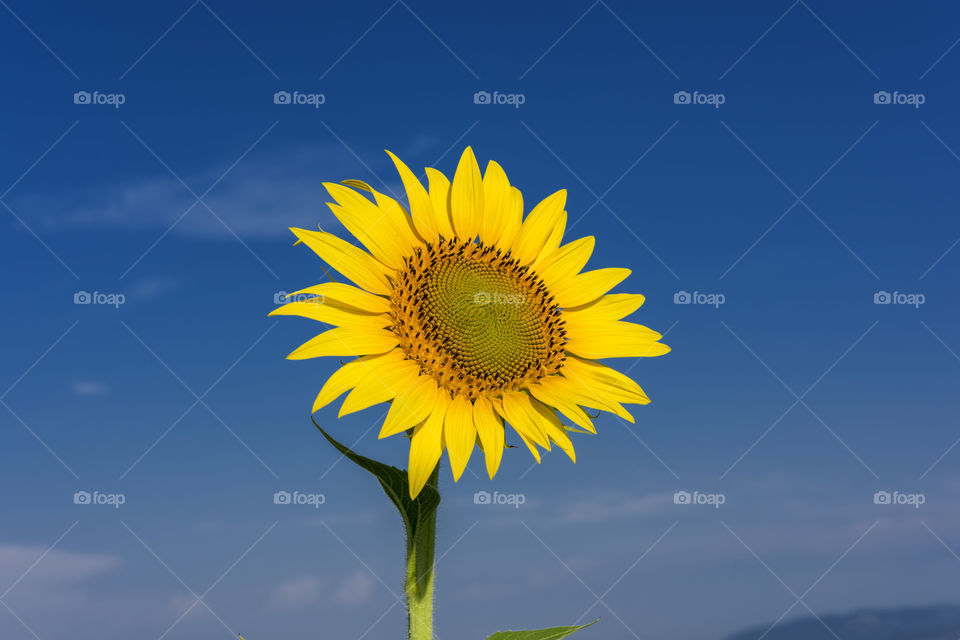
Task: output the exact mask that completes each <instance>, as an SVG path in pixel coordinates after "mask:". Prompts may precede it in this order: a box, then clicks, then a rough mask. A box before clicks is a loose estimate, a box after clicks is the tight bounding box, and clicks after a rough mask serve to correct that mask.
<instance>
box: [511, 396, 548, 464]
mask: <svg viewBox="0 0 960 640" xmlns="http://www.w3.org/2000/svg"><path fill="white" fill-rule="evenodd" d="M503 417H504V418H506V419H507V422H509V423H510V426H511V427H513V428H514V430H515V431H516V432H517V433H520V434H522V435H524V436H526V437H528V438H530V439H531V440H532V441H533V442H535V443H537V444H538V445H540V446H541V447H543V448H544V449H546V450H548V451H549V450H550V440H548V439H547V436H546V434H544V433H543V432H542V431H541V430H540V427H539V421H538V420H536V419H535V418H536V416H535V411H534V408H533V406H532V405H531V403H530V395H529V394H527V393H524V392H522V391H508V392H506V393H504V394H503Z"/></svg>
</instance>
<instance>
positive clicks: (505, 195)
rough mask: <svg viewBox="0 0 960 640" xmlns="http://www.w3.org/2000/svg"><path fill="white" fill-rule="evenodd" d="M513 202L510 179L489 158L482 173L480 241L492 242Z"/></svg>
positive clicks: (505, 221) (496, 236) (496, 237)
mask: <svg viewBox="0 0 960 640" xmlns="http://www.w3.org/2000/svg"><path fill="white" fill-rule="evenodd" d="M512 202H513V193H512V192H511V190H510V181H509V180H507V174H506V172H504V170H503V167H501V166H500V165H499V164H497V163H496V162H494V161H493V160H491V161H490V162H488V163H487V170H486V171H485V172H484V174H483V216H482V217H481V218H480V241H481V242H483V243H484V244H487V245H492V244H494V243H495V242H496V241H497V239H498V238H499V237H500V234H501V233H502V232H503V228H504V227H505V226H506V223H507V212H508V210H509V209H510V206H511V204H512Z"/></svg>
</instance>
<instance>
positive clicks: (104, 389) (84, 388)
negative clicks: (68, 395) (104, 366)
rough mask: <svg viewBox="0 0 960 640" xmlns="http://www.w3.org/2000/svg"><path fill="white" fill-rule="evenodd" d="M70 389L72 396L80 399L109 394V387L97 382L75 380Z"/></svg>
mask: <svg viewBox="0 0 960 640" xmlns="http://www.w3.org/2000/svg"><path fill="white" fill-rule="evenodd" d="M71 388H72V389H73V393H74V395H77V396H80V397H81V398H89V397H93V396H103V395H106V394H108V393H110V385H108V384H107V383H105V382H100V381H99V380H75V381H74V382H73V384H72V385H71Z"/></svg>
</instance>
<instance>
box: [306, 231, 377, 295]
mask: <svg viewBox="0 0 960 640" xmlns="http://www.w3.org/2000/svg"><path fill="white" fill-rule="evenodd" d="M290 231H293V233H294V235H296V236H297V238H298V239H299V240H300V242H303V243H304V244H305V245H307V246H308V247H310V248H311V249H313V251H314V253H316V254H317V255H318V256H320V257H321V258H322V259H323V261H324V262H326V263H327V264H329V265H330V266H331V267H333V268H334V269H336V270H337V271H339V272H340V273H342V274H343V275H344V276H346V277H347V278H349V279H350V280H352V281H353V282H355V283H356V284H357V286H359V287H361V288H363V289H366V290H367V291H370V292H371V293H376V294H379V295H389V294H390V292H391V291H392V287H391V286H390V281H389V280H387V276H386V272H387V267H385V266H384V265H383V264H382V263H380V262H377V261H376V260H375V259H374V258H373V256H371V255H370V254H369V253H367V252H366V251H364V250H363V249H361V248H359V247H355V246H354V245H352V244H350V243H349V242H347V241H346V240H343V239H342V238H338V237H337V236H335V235H333V234H332V233H326V232H325V231H309V230H307V229H295V228H291V229H290Z"/></svg>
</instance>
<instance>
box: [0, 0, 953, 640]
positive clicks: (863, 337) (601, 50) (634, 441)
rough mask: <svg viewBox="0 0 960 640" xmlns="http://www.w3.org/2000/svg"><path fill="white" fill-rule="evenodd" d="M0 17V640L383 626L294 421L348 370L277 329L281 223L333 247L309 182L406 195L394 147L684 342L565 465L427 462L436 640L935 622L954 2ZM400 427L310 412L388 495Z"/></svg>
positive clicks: (388, 612) (289, 325) (56, 6)
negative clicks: (374, 465) (561, 193)
mask: <svg viewBox="0 0 960 640" xmlns="http://www.w3.org/2000/svg"><path fill="white" fill-rule="evenodd" d="M0 4H2V5H3V6H2V8H0V35H2V37H0V41H2V42H3V43H4V45H3V46H4V49H5V51H6V55H5V60H6V63H5V64H4V65H3V67H2V71H3V86H4V87H6V93H5V95H6V99H4V100H2V101H0V130H2V139H3V150H4V151H3V153H2V154H0V202H2V203H3V205H4V206H3V207H0V225H2V233H0V264H2V268H3V273H4V277H3V278H2V293H3V298H4V300H6V301H8V302H7V304H6V305H5V313H4V314H3V317H2V320H0V323H2V328H3V331H0V345H2V347H0V348H2V352H3V354H4V357H3V359H2V363H0V375H2V379H0V393H2V395H0V398H2V402H3V405H2V406H0V451H2V452H3V453H2V455H3V462H4V464H2V465H0V479H2V482H3V486H4V487H5V489H4V491H3V492H2V493H0V513H2V521H3V526H2V528H0V604H3V605H4V606H3V607H0V630H2V631H0V634H2V636H3V637H4V638H11V639H13V640H19V639H21V638H23V639H29V638H34V637H36V638H40V639H41V640H48V639H53V638H60V637H66V636H67V635H68V634H69V636H70V637H71V638H74V639H75V640H86V639H88V638H90V639H92V638H97V639H106V640H111V639H113V638H117V639H119V638H128V637H141V638H160V637H165V638H171V639H192V638H201V637H202V638H216V637H222V638H227V637H230V636H231V633H238V632H239V633H243V634H244V636H246V637H247V638H248V640H258V639H267V638H279V637H291V638H292V637H309V636H311V635H313V636H316V635H317V634H323V635H328V636H331V637H341V638H358V639H359V638H361V637H364V638H370V639H379V638H388V637H396V636H397V634H398V633H402V628H403V625H404V624H405V622H404V613H403V606H402V603H397V602H396V596H397V595H399V593H400V592H401V591H400V587H401V562H400V554H401V553H402V541H401V539H400V536H401V531H400V525H399V522H398V520H397V518H396V516H395V514H394V513H393V512H392V509H391V507H390V506H389V504H388V503H387V502H386V500H385V499H384V498H383V496H382V495H380V492H379V490H378V488H377V487H376V485H375V483H374V482H373V481H372V480H371V479H370V478H368V477H366V476H365V475H364V474H363V473H362V472H361V471H359V470H357V469H355V468H353V467H352V466H351V465H350V464H348V463H346V462H344V461H340V460H338V456H337V455H335V453H334V451H333V450H332V449H331V448H330V447H329V446H327V445H326V443H325V442H323V441H322V439H321V438H320V436H319V435H318V434H317V433H316V431H315V430H314V429H313V427H312V426H311V425H310V423H309V420H308V411H309V408H310V404H311V403H312V401H313V397H314V395H315V393H316V391H317V390H318V389H319V387H320V385H321V384H322V382H323V380H324V379H325V377H326V376H327V375H329V373H330V372H331V371H333V369H334V367H336V366H338V364H337V363H336V362H335V361H334V360H333V359H331V360H329V361H302V362H290V361H286V360H284V356H285V355H286V354H287V353H288V352H289V351H290V350H292V349H293V347H295V346H296V345H298V344H300V343H301V342H303V341H305V340H306V339H307V338H309V337H310V336H312V335H313V334H314V333H316V332H317V330H318V328H317V327H316V326H313V325H312V324H311V323H310V322H309V321H306V320H304V321H297V320H286V319H284V321H283V322H280V323H276V322H275V320H274V319H272V318H268V317H267V315H266V314H267V313H268V312H269V311H270V310H271V309H272V308H273V307H274V296H275V294H276V293H277V292H278V291H291V290H295V289H298V288H302V287H304V286H308V285H311V284H315V283H317V282H320V281H323V280H324V278H325V276H324V273H323V271H322V269H321V265H320V263H319V261H318V260H317V259H316V257H315V256H314V255H313V254H311V253H310V252H309V251H307V250H305V249H304V248H303V247H292V246H291V244H292V241H291V236H290V235H289V232H288V231H286V229H287V227H288V226H305V227H312V226H314V225H317V224H319V225H321V226H323V227H324V228H328V229H330V230H334V231H337V230H342V228H340V227H339V226H338V224H337V223H336V221H335V220H334V219H333V218H332V216H331V214H330V213H329V211H328V210H327V208H326V206H325V205H324V202H326V201H327V196H326V194H325V192H324V190H323V188H322V186H321V182H323V181H337V180H342V179H346V178H359V179H362V180H365V181H368V182H370V183H371V184H374V185H378V186H380V187H381V188H384V189H386V190H391V191H398V190H399V180H398V179H397V177H396V175H395V174H394V172H393V170H392V169H391V166H390V163H389V159H388V158H387V156H386V155H385V154H384V153H383V151H382V150H383V149H385V148H389V149H391V150H392V151H394V152H396V153H397V154H398V155H400V156H401V157H402V158H404V160H405V161H406V162H407V163H408V164H409V165H410V166H412V167H423V166H435V167H437V168H439V169H441V170H443V171H445V172H448V173H449V172H452V170H453V168H454V167H455V164H456V159H457V157H458V156H459V153H460V152H461V151H462V149H463V147H464V146H466V145H467V144H470V145H472V146H473V147H474V149H475V151H476V153H477V155H478V157H479V159H480V161H481V163H482V164H485V162H486V161H487V160H489V159H496V160H497V161H498V162H500V163H501V164H502V165H503V166H504V167H505V168H506V170H507V172H508V175H509V176H510V178H511V182H512V183H514V184H516V185H518V186H519V187H520V188H521V189H522V190H523V192H524V194H525V199H526V202H527V203H528V204H532V203H534V202H536V201H537V200H539V199H540V198H542V197H544V196H546V195H548V194H549V193H552V192H553V191H554V190H556V189H558V188H567V189H568V190H569V198H568V211H569V214H570V221H571V224H570V230H569V231H568V238H574V237H579V236H581V235H594V236H596V238H597V251H596V252H595V254H594V257H593V259H592V261H591V266H593V267H604V266H627V267H629V268H631V269H632V271H633V275H632V276H631V277H630V278H629V279H628V280H627V281H626V283H625V285H623V288H622V290H624V291H636V292H642V293H644V294H645V295H646V296H647V302H646V304H645V306H644V307H643V308H642V309H641V310H640V311H639V312H638V314H637V315H636V317H635V319H636V320H637V321H640V322H643V323H644V324H647V325H649V326H651V327H653V328H656V329H658V330H660V331H662V332H666V333H667V338H666V342H668V343H669V344H671V345H672V346H673V348H674V350H673V352H672V353H670V354H669V355H668V356H667V357H664V358H658V359H653V360H649V361H646V360H644V361H636V360H624V361H617V362H616V363H615V364H616V366H617V367H618V368H620V369H621V370H624V371H625V370H629V371H630V375H631V376H633V377H635V378H636V379H637V380H638V381H639V382H640V383H641V385H643V386H644V388H645V389H646V390H647V391H648V393H649V394H650V396H651V397H652V398H653V403H652V404H650V405H649V406H646V407H642V408H638V410H637V411H636V412H635V415H636V416H637V423H636V424H635V425H627V424H624V423H622V422H621V421H619V420H617V419H616V418H615V417H611V416H606V415H605V416H604V417H601V418H600V419H599V420H598V426H599V432H600V433H599V435H598V436H581V437H578V438H577V439H576V442H575V444H576V445H577V449H578V463H577V464H576V465H575V466H574V465H572V464H571V463H570V461H569V460H568V459H566V458H565V457H564V456H560V455H548V456H547V457H546V458H545V460H544V462H543V464H542V465H540V466H539V467H537V468H535V469H532V470H531V468H530V467H531V459H530V458H529V455H528V454H527V453H526V452H525V451H523V450H521V449H513V450H510V451H508V452H506V455H505V459H504V465H503V468H502V471H501V473H500V475H498V476H497V478H496V479H495V480H494V481H489V480H487V479H486V477H485V475H484V474H483V467H482V463H481V461H480V459H479V457H475V458H474V460H473V461H472V463H471V465H470V471H468V473H466V474H465V476H464V478H463V479H461V481H460V482H459V483H458V484H456V485H454V484H453V483H452V482H451V481H450V479H449V478H450V474H449V470H448V469H447V468H444V469H443V474H442V482H443V487H442V491H443V494H444V505H443V510H442V513H441V516H440V533H439V536H440V540H439V543H438V547H439V549H440V552H441V553H443V554H444V555H443V557H442V559H441V560H440V562H439V565H438V584H439V587H440V594H439V596H438V622H437V634H438V638H440V639H441V640H443V639H444V638H459V637H475V638H482V637H485V634H489V633H491V632H493V631H495V630H497V629H500V628H510V627H512V628H517V627H531V626H551V625H555V624H568V623H573V622H575V621H578V620H579V621H584V620H592V619H594V618H596V617H600V618H601V619H602V621H601V624H600V625H597V626H596V627H594V628H592V629H591V630H590V631H589V632H584V637H585V638H586V637H592V638H597V639H601V638H634V637H636V638H655V637H669V638H676V639H678V640H685V639H693V638H721V637H722V636H723V635H724V634H727V633H730V632H733V631H735V630H737V629H739V628H741V627H744V626H748V625H755V624H764V623H772V622H773V621H775V620H777V619H778V618H780V617H781V616H782V615H783V616H785V618H790V617H794V616H798V615H806V614H809V613H811V612H812V613H815V614H817V615H822V614H825V613H827V612H833V611H843V610H848V609H852V608H857V607H863V606H898V605H906V604H928V603H938V602H951V601H956V598H957V593H958V586H960V584H958V582H957V578H956V576H957V564H955V563H957V562H960V558H958V557H957V554H958V553H960V519H958V516H957V510H956V508H955V505H956V501H957V500H958V499H960V476H958V470H960V447H958V448H956V449H954V448H952V447H953V445H954V444H955V443H956V441H957V439H958V438H960V426H958V424H957V420H956V416H957V409H958V408H960V407H958V400H957V394H956V393H955V389H956V385H957V382H958V381H960V357H958V353H960V331H958V327H960V325H958V323H957V319H958V313H960V305H958V300H957V295H956V286H955V283H956V281H957V278H958V276H960V250H956V251H955V250H953V248H954V245H955V244H956V241H957V239H958V237H960V218H958V216H957V215H956V211H957V202H958V197H957V196H958V189H957V185H958V184H960V182H958V180H957V176H958V175H960V157H958V153H960V129H958V127H957V119H956V113H957V107H958V103H960V91H958V89H957V86H956V82H954V81H953V80H954V79H955V78H956V74H957V73H958V72H960V50H958V49H954V45H956V43H957V39H958V37H960V11H958V10H957V9H956V8H954V7H947V6H944V5H942V4H938V3H915V4H913V5H910V6H909V7H906V6H904V5H903V4H902V3H887V2H881V3H862V4H861V3H857V4H848V5H844V6H842V7H841V6H836V5H835V4H831V3H826V2H821V1H817V0H806V1H803V2H799V1H798V2H795V3H793V4H791V3H790V2H739V3H732V4H724V5H722V6H721V5H718V4H717V3H711V2H683V3H675V4H673V5H664V4H662V3H648V2H644V3H630V2H620V1H618V0H600V1H598V2H593V3H591V2H590V1H589V0H587V1H586V2H556V3H550V5H549V7H548V6H546V5H542V4H533V3H530V4H527V3H516V2H492V3H484V4H483V5H475V6H466V5H462V4H452V3H439V2H421V1H419V0H402V1H398V2H395V3H393V4H391V3H390V2H356V3H349V4H346V3H344V4H340V5H330V6H319V5H317V6H314V7H306V6H302V5H301V4H299V3H285V2H277V3H271V4H269V5H260V4H254V3H246V2H237V3H223V2H218V1H216V0H204V1H202V2H196V3H193V4H191V3H190V2H189V1H188V2H165V3H155V4H152V5H150V6H144V5H130V4H129V3H112V2H103V3H96V4H94V5H90V4H74V3H42V4H37V3H27V2H21V1H19V0H17V1H14V0H5V2H3V3H0ZM279 91H287V92H289V93H291V94H293V93H294V92H299V93H300V94H305V95H317V94H321V95H322V96H323V99H322V100H323V103H322V104H319V105H316V106H314V105H310V104H275V103H274V94H275V93H276V92H279ZM78 92H87V93H89V94H90V96H91V102H93V101H95V100H98V99H99V100H102V101H104V102H107V103H110V102H114V103H115V102H117V101H118V100H121V99H122V101H123V103H122V104H120V105H119V106H115V105H113V104H82V102H83V101H84V97H83V94H79V97H78V99H79V100H80V101H81V104H76V103H75V100H74V95H75V94H77V93H78ZM478 92H488V93H489V94H490V95H491V96H501V97H500V99H501V100H503V101H506V102H513V103H516V102H520V101H522V104H520V105H519V106H516V105H515V104H495V103H494V104H483V103H482V102H483V99H482V98H483V94H480V101H481V103H480V104H477V103H476V102H475V95H476V94H477V93H478ZM495 92H496V93H495ZM683 92H685V93H683ZM118 95H119V96H122V98H118V97H117V96H118ZM688 95H689V102H687V96H688ZM510 96H512V97H510ZM518 96H522V98H521V97H518ZM315 101H316V102H319V101H320V100H319V99H316V100H315ZM698 102H702V104H700V103H698ZM718 102H722V103H721V104H719V105H717V104H716V103H718ZM918 103H920V104H918ZM78 292H89V293H90V294H93V293H94V292H97V293H99V294H103V295H105V296H110V295H114V296H116V295H118V294H119V295H122V296H123V304H121V305H119V306H111V305H109V304H87V305H83V304H74V297H75V295H76V294H77V293H78ZM683 292H687V293H688V294H693V293H694V292H696V293H698V294H701V295H699V296H698V297H697V300H696V301H704V300H707V298H706V297H704V294H705V295H707V296H709V295H714V298H712V299H713V300H717V299H718V298H716V294H719V295H720V296H722V300H723V303H722V304H720V305H714V306H711V305H708V304H676V303H675V299H677V296H678V294H679V296H680V297H679V300H680V301H682V300H683V299H684V296H683ZM881 292H887V293H888V294H889V295H890V297H889V298H884V296H883V293H881ZM894 293H896V294H899V295H896V296H894V295H893V294H894ZM878 294H879V295H880V298H879V300H878V301H879V302H883V301H884V300H888V299H889V300H891V303H890V304H875V296H876V295H878ZM910 296H913V297H910ZM918 296H919V297H918ZM110 299H111V300H115V299H116V298H110ZM98 300H101V301H106V300H107V298H105V297H100V298H99V299H98ZM696 301H695V302H696ZM910 302H913V304H908V303H910ZM921 302H922V303H921ZM384 411H385V409H384V407H374V408H372V409H370V410H367V411H365V412H362V413H360V414H358V415H355V416H351V417H348V418H346V419H343V420H337V419H336V417H335V415H336V412H335V410H334V409H333V408H330V409H326V410H324V411H323V412H321V413H320V414H319V416H318V419H319V420H320V421H321V422H322V423H324V424H326V425H327V426H328V427H329V428H330V430H331V432H333V433H334V434H335V435H336V436H338V437H339V438H341V439H342V440H343V441H344V442H347V443H349V444H354V445H355V447H356V449H357V450H358V451H360V452H361V453H364V454H367V455H372V456H374V457H377V458H379V459H382V460H387V461H390V462H391V463H394V464H397V465H399V466H403V465H404V464H405V451H406V443H405V442H404V441H403V440H402V439H399V438H397V439H394V440H390V441H384V442H378V441H377V440H376V437H375V436H376V429H377V424H378V422H379V421H380V419H381V418H382V415H383V413H384ZM284 490H285V491H291V492H292V491H300V492H303V493H308V494H323V496H324V498H325V502H324V503H323V504H322V505H320V506H319V507H318V508H313V507H311V506H306V505H299V506H298V505H275V504H274V503H273V494H274V493H275V492H276V491H284ZM77 491H89V492H93V491H98V492H100V493H101V494H122V495H123V497H124V499H125V502H124V504H122V505H121V506H119V507H118V508H115V507H113V506H110V505H77V504H74V500H73V495H74V493H75V492H77ZM477 491H489V492H494V491H497V492H500V493H501V494H511V495H512V494H521V495H522V496H523V500H524V503H523V504H522V505H520V506H519V507H517V508H515V507H513V506H507V505H499V506H498V505H477V504H474V493H475V492H477ZM678 491H688V492H694V491H698V492H700V494H698V495H704V494H708V495H714V494H720V495H722V496H723V500H724V503H723V504H722V505H721V506H719V508H714V507H713V506H709V505H697V504H675V503H674V494H675V493H676V492H678ZM877 491H887V492H890V493H891V494H892V495H893V496H894V500H896V496H918V495H919V496H922V499H923V504H922V505H920V506H919V507H914V506H911V505H907V504H903V505H897V504H875V502H874V494H875V492H877ZM894 492H898V493H896V494H894ZM903 499H909V498H903ZM913 500H914V501H916V498H913ZM198 597H201V598H202V603H201V604H197V598H198ZM588 633H589V634H590V635H589V636H588V635H587V634H588ZM364 634H365V635H364Z"/></svg>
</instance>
